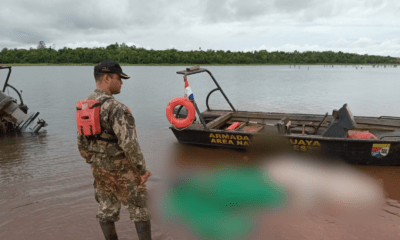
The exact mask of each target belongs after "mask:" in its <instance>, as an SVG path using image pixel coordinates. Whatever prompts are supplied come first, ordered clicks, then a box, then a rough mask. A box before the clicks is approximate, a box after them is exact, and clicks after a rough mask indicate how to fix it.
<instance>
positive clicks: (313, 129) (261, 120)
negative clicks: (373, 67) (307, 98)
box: [170, 67, 400, 165]
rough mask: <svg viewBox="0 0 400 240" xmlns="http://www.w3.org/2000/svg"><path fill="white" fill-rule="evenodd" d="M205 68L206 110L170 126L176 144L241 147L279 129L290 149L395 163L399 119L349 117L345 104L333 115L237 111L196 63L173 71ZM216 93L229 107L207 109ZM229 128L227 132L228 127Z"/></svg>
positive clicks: (178, 113) (399, 155)
mask: <svg viewBox="0 0 400 240" xmlns="http://www.w3.org/2000/svg"><path fill="white" fill-rule="evenodd" d="M203 72H206V73H208V74H209V75H210V77H211V78H212V80H213V81H214V83H215V85H216V86H217V87H216V88H215V89H212V90H211V91H210V92H209V93H208V95H207V98H206V106H207V110H205V111H203V112H200V111H199V109H198V107H197V104H196V102H195V101H193V104H194V105H195V109H196V112H197V116H198V119H199V120H198V121H194V122H193V123H192V124H190V125H189V126H188V127H186V128H181V129H180V128H176V127H175V126H171V127H170V129H171V130H172V131H173V133H174V134H175V136H176V138H177V139H178V141H179V142H181V143H188V144H198V145H207V146H218V147H230V148H239V149H245V148H247V147H248V146H250V145H252V141H253V139H254V137H255V136H257V135H262V134H266V133H271V132H274V133H279V134H280V135H281V136H283V137H284V138H286V139H287V142H288V144H290V146H291V148H293V150H296V151H300V152H310V151H311V152H312V151H318V152H323V153H324V154H327V155H328V156H332V157H338V158H340V159H342V160H344V161H346V162H349V163H355V164H373V165H399V164H400V118H399V117H388V116H381V117H363V116H353V115H352V113H351V111H350V109H349V107H348V106H347V104H344V105H343V107H341V108H340V109H339V110H333V111H332V114H329V113H326V114H325V115H318V114H298V113H273V112H249V111H237V110H235V108H234V107H233V105H232V104H231V102H230V101H229V99H228V97H227V96H226V94H225V93H224V91H223V90H222V88H221V87H220V85H219V84H218V82H217V80H216V79H215V78H214V76H213V75H212V73H211V72H210V71H209V70H207V69H205V68H200V67H192V68H187V69H186V70H183V71H178V72H177V74H181V75H183V76H184V80H186V77H187V76H189V75H193V74H198V73H203ZM216 91H220V92H221V94H222V95H223V97H224V98H225V100H226V101H227V103H228V104H229V106H230V107H231V109H232V110H213V109H210V107H209V104H208V100H209V97H210V95H211V94H212V93H214V92H216ZM184 111H185V110H184V109H182V108H181V107H180V108H177V109H175V117H177V118H185V117H186V114H185V113H184ZM230 129H231V130H230Z"/></svg>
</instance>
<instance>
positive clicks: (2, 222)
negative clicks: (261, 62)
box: [0, 66, 400, 240]
mask: <svg viewBox="0 0 400 240" xmlns="http://www.w3.org/2000/svg"><path fill="white" fill-rule="evenodd" d="M92 69H93V68H92V67H13V72H12V74H11V80H10V84H12V85H13V86H15V87H16V88H18V89H22V90H23V94H22V96H23V97H24V101H25V103H26V104H27V105H28V107H29V111H39V112H40V115H39V118H43V119H45V120H46V121H47V122H48V123H49V126H48V127H47V128H46V129H45V130H44V131H42V132H40V133H39V134H27V135H26V134H24V135H6V136H2V137H1V138H0V239H33V240H36V239H102V233H101V231H100V228H99V225H98V223H97V221H96V219H95V214H96V211H97V203H96V201H95V199H94V195H93V186H92V184H93V179H92V176H91V172H90V166H89V165H87V164H86V163H85V162H84V160H83V159H82V158H81V157H80V156H79V153H78V151H77V147H76V140H75V116H74V114H75V103H76V102H77V101H78V100H81V99H83V98H85V97H86V96H87V95H88V94H90V92H91V91H93V89H94V80H93V77H92V76H93V75H92ZM182 69H183V67H181V66H174V67H124V71H125V72H126V73H127V74H129V75H131V76H132V78H131V79H129V80H127V81H124V84H123V86H122V93H121V94H120V95H118V96H116V98H117V99H118V100H120V101H122V102H124V103H126V105H128V106H129V107H130V109H131V110H132V112H133V115H134V117H135V120H136V123H137V127H138V136H139V142H140V145H141V148H142V150H143V152H144V155H145V158H146V161H147V165H148V168H149V169H150V170H151V171H152V172H153V175H154V177H152V178H151V179H150V180H149V182H148V184H147V185H148V188H149V192H150V194H151V196H152V202H151V210H152V212H153V215H154V221H153V225H152V228H153V236H154V239H161V240H166V239H189V238H192V235H191V233H190V231H188V230H187V229H185V228H179V227H177V228H176V229H173V230H172V228H170V227H169V226H166V225H165V224H164V222H163V221H162V217H161V214H160V211H159V210H160V203H162V196H163V193H164V192H165V191H166V188H168V186H169V185H168V183H169V182H170V181H171V180H173V179H175V178H176V177H177V176H187V175H190V174H191V173H193V172H198V171H203V170H205V169H210V167H212V166H217V165H218V164H219V163H227V162H230V163H232V164H238V163H242V162H241V161H243V157H244V156H245V153H244V152H241V151H235V150H225V149H213V148H202V147H195V146H187V145H181V144H178V143H177V142H176V139H175V137H174V136H173V134H172V132H170V130H169V129H168V126H169V124H168V122H167V120H166V118H165V107H166V105H167V103H168V101H169V100H171V99H172V98H174V97H177V96H182V95H183V81H182V79H181V76H178V75H176V74H175V72H176V71H178V70H182ZM208 69H209V70H211V71H212V73H213V74H214V76H215V77H216V79H217V80H218V81H219V83H220V85H221V86H222V88H223V89H224V91H225V93H226V94H227V95H228V97H229V98H230V101H231V102H232V104H233V105H234V106H235V107H236V108H238V109H239V110H245V109H246V110H258V111H272V112H278V111H279V112H282V111H285V112H304V113H319V114H324V113H325V112H331V111H332V109H334V108H339V107H340V106H342V105H343V104H344V103H347V104H348V105H349V107H350V109H351V110H352V112H353V114H354V115H356V116H381V115H386V116H387V115H392V116H400V108H399V107H396V105H395V104H391V103H395V102H398V94H396V91H395V90H394V89H400V83H399V81H398V78H397V76H398V74H399V71H400V69H399V68H397V69H395V68H389V67H388V68H379V69H376V68H372V67H370V66H364V67H363V69H361V68H357V69H356V68H354V67H352V66H347V67H344V66H343V67H341V66H335V67H334V68H326V67H324V66H310V67H309V70H308V68H307V66H301V68H300V69H299V68H293V66H292V67H291V68H289V66H250V67H213V66H210V67H208ZM5 75H6V74H5V73H3V72H0V79H4V78H5ZM378 80H379V81H378ZM189 82H190V86H191V87H192V90H193V92H194V96H195V99H196V100H197V101H198V103H199V108H200V109H201V110H204V109H205V103H204V99H205V97H206V96H207V93H208V91H209V90H211V89H213V88H214V86H213V85H212V81H211V80H210V79H209V78H208V77H207V76H205V75H204V76H191V77H189ZM378 83H379V85H378V86H377V84H378ZM6 93H7V92H6ZM10 95H13V93H12V92H11V90H10ZM214 95H215V96H214ZM210 107H211V108H226V109H228V107H229V106H228V105H227V104H225V103H223V102H222V98H221V97H220V96H218V94H213V95H212V97H211V98H210ZM351 168H354V169H357V170H358V171H360V172H361V173H364V174H366V175H368V176H371V178H373V179H376V180H378V182H379V183H380V184H382V186H383V188H384V189H385V192H386V196H387V200H386V203H385V204H384V205H383V206H382V207H381V209H380V211H379V213H376V215H375V217H374V218H372V220H370V221H368V222H367V223H365V224H355V223H345V222H343V221H341V220H338V218H336V216H335V215H334V214H326V213H323V214H315V213H313V212H312V211H310V212H309V213H306V214H304V215H302V216H301V217H300V218H289V217H282V216H277V215H274V216H270V217H269V218H263V219H260V220H259V221H258V222H257V224H256V226H255V230H254V235H253V237H254V236H257V238H258V239H263V238H264V237H262V236H271V238H272V239H274V238H279V239H357V238H360V239H381V238H384V239H398V238H399V237H400V235H399V234H400V217H399V216H400V209H399V208H400V203H399V201H400V191H399V186H400V177H399V176H400V174H399V173H400V167H376V166H351ZM288 225H290V230H288V227H287V226H288ZM266 226H269V227H266ZM272 228H273V229H274V230H273V229H272ZM117 231H118V234H119V237H120V239H137V235H136V233H135V229H134V227H133V224H132V223H131V222H130V221H129V216H128V213H127V211H126V210H125V209H124V208H122V209H121V220H120V221H119V222H118V223H117ZM268 234H269V235H268ZM264 239H265V238H264Z"/></svg>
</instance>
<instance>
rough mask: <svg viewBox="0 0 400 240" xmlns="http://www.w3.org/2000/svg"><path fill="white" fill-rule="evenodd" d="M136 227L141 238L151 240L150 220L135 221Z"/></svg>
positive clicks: (140, 239)
mask: <svg viewBox="0 0 400 240" xmlns="http://www.w3.org/2000/svg"><path fill="white" fill-rule="evenodd" d="M135 227H136V232H137V234H138V236H139V240H151V225H150V221H141V222H135Z"/></svg>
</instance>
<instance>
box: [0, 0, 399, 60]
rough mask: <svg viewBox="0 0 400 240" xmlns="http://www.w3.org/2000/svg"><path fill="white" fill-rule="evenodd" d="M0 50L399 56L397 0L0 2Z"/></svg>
mask: <svg viewBox="0 0 400 240" xmlns="http://www.w3.org/2000/svg"><path fill="white" fill-rule="evenodd" d="M0 6H1V7H0V23H1V24H0V49H3V48H4V47H6V48H27V49H28V48H30V47H36V46H37V44H38V42H39V41H45V43H46V45H47V46H55V48H56V49H59V48H63V47H69V48H77V47H89V48H92V47H105V46H108V45H110V44H112V43H116V42H118V43H123V42H124V43H125V44H127V45H128V46H131V45H136V46H137V47H144V48H146V49H155V50H165V49H169V48H175V49H178V50H183V51H188V50H198V49H199V48H200V47H201V49H202V50H207V49H213V50H225V51H227V50H231V51H252V50H262V49H266V50H267V51H276V50H279V51H287V52H293V51H294V50H298V51H300V52H303V51H327V50H332V51H335V52H338V51H342V52H350V53H358V54H369V55H383V56H388V55H390V56H393V57H400V0H194V1H190V0H157V1H144V0H95V1H94V0H89V1H87V0H35V1H31V0H12V1H6V0H0Z"/></svg>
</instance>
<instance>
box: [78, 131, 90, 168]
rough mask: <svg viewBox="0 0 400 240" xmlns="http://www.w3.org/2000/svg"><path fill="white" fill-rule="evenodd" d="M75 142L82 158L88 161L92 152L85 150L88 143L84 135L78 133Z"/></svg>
mask: <svg viewBox="0 0 400 240" xmlns="http://www.w3.org/2000/svg"><path fill="white" fill-rule="evenodd" d="M77 143H78V149H79V153H80V154H81V156H82V157H83V158H84V159H86V162H87V163H90V159H91V157H92V153H91V152H89V151H88V150H87V146H88V144H89V142H88V140H87V139H86V137H85V136H83V135H80V134H79V133H78V137H77Z"/></svg>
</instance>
